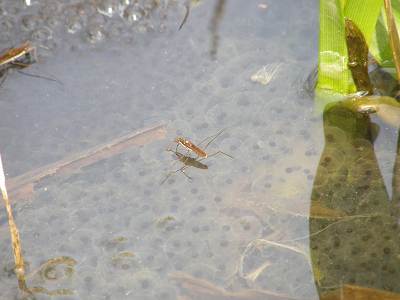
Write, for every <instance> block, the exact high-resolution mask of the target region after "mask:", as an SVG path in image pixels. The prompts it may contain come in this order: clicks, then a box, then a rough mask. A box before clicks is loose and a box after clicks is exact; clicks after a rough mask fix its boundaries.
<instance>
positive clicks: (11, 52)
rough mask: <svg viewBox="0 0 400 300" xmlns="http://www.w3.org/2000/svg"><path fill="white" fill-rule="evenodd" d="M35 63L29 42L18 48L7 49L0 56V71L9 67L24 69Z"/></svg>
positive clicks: (33, 52) (34, 56) (32, 48)
mask: <svg viewBox="0 0 400 300" xmlns="http://www.w3.org/2000/svg"><path fill="white" fill-rule="evenodd" d="M35 61H36V53H35V48H34V47H33V46H32V45H31V44H30V43H29V42H25V43H23V44H22V45H21V46H20V47H16V48H11V49H8V50H7V51H6V52H4V53H2V54H0V69H3V68H9V67H10V66H16V67H20V68H24V67H27V66H29V65H30V64H32V63H34V62H35Z"/></svg>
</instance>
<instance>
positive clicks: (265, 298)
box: [169, 272, 301, 300]
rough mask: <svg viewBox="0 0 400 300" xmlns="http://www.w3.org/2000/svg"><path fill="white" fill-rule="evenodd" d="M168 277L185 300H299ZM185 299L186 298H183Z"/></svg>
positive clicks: (181, 276) (179, 276)
mask: <svg viewBox="0 0 400 300" xmlns="http://www.w3.org/2000/svg"><path fill="white" fill-rule="evenodd" d="M169 277H170V278H171V279H173V280H175V281H177V282H178V283H179V284H180V285H181V287H182V288H183V290H184V293H185V296H187V297H188V298H187V299H192V300H200V299H207V300H300V299H301V298H294V297H291V296H288V295H284V294H279V293H275V292H272V291H268V290H265V289H263V290H254V289H249V290H242V291H239V292H229V291H226V290H225V289H223V288H221V287H218V286H216V285H215V284H213V283H212V282H209V281H207V280H204V279H200V278H195V277H192V276H191V275H189V274H186V273H182V272H175V273H172V274H170V275H169ZM184 299H186V298H184Z"/></svg>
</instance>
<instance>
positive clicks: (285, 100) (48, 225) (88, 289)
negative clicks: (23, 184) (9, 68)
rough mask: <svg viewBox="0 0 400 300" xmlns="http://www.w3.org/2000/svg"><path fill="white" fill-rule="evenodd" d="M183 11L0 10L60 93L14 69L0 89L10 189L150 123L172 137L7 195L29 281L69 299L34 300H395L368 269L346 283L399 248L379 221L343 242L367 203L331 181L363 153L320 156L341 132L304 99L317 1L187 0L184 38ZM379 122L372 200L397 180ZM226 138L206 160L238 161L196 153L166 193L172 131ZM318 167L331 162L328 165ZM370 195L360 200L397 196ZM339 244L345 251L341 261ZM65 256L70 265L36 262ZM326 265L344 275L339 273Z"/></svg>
mask: <svg viewBox="0 0 400 300" xmlns="http://www.w3.org/2000/svg"><path fill="white" fill-rule="evenodd" d="M27 3H28V4H30V5H27ZM185 7H186V2H184V1H182V2H179V1H172V0H164V1H150V0H148V1H146V0H142V1H129V0H125V1H122V0H121V1H117V0H115V1H113V0H101V1H100V0H99V1H81V2H79V1H72V0H71V1H50V0H49V1H45V0H33V1H32V2H31V3H30V2H23V1H11V0H6V1H0V13H1V19H0V41H1V44H2V45H4V46H5V47H4V48H7V47H11V46H17V45H19V44H20V43H21V42H22V41H25V40H30V41H31V42H32V43H33V44H34V45H35V46H36V47H37V52H38V56H39V59H38V62H37V63H35V64H33V65H32V66H30V67H29V68H27V69H25V70H24V71H25V72H27V73H30V74H36V75H41V76H47V77H52V78H56V79H57V80H58V81H59V82H60V83H56V82H53V81H48V80H44V79H40V78H32V77H30V76H25V75H23V74H20V73H17V72H11V73H9V74H8V76H7V79H6V81H5V83H4V84H3V85H2V86H1V88H0V141H1V143H0V147H1V148H0V150H1V153H2V156H3V159H4V167H5V170H6V173H7V174H6V175H7V177H8V179H9V182H11V181H12V180H13V178H15V177H16V176H19V175H21V174H24V173H26V172H29V171H31V170H35V169H37V168H40V167H43V166H47V165H49V164H51V163H56V162H58V161H60V160H63V159H65V158H66V157H71V156H74V155H76V154H78V153H81V152H82V153H84V152H85V151H87V150H88V149H91V148H93V147H96V146H98V145H103V144H107V143H109V142H111V141H113V140H114V139H115V138H118V137H120V136H124V135H126V134H129V133H132V132H138V131H141V130H143V129H146V128H151V127H153V126H159V125H161V126H163V127H162V128H165V132H166V134H165V136H162V137H161V138H157V139H154V140H151V139H150V140H149V141H147V142H144V143H143V145H140V146H133V147H129V148H127V149H126V150H124V151H122V153H120V154H118V155H112V156H109V157H107V158H106V159H103V160H100V161H96V162H94V163H92V164H90V165H88V166H85V167H83V168H80V169H78V170H77V169H75V170H74V171H67V172H64V173H62V174H56V175H54V176H48V177H46V178H43V179H41V180H39V181H38V182H36V183H35V186H34V193H33V195H32V197H30V198H28V197H26V195H24V196H22V197H21V196H19V197H17V196H15V198H11V201H12V204H13V209H14V214H15V218H16V222H17V225H18V227H19V230H20V235H21V240H22V247H23V253H24V258H25V260H26V261H27V285H28V287H34V286H36V287H43V288H45V289H46V290H47V291H48V292H49V291H50V292H51V291H53V292H56V293H57V291H58V292H59V293H60V294H62V292H60V291H61V290H60V289H65V293H64V294H68V295H61V296H60V295H58V296H49V295H48V294H49V293H48V294H46V293H44V292H43V290H42V292H36V293H34V297H36V299H48V298H50V297H56V298H57V299H265V297H266V294H268V293H270V294H279V295H283V296H285V297H286V298H282V299H287V298H289V297H292V298H295V299H318V298H319V296H318V292H320V293H322V292H325V291H326V290H330V289H335V288H338V287H339V286H340V284H341V283H351V284H358V285H362V286H370V287H374V288H379V289H386V290H392V291H398V290H399V289H400V288H399V287H398V286H397V285H396V284H392V285H391V286H384V284H383V283H382V282H381V281H379V280H376V278H375V279H374V280H373V277H374V273H373V272H370V273H368V274H369V275H368V276H367V278H364V277H365V275H364V277H363V276H361V275H360V276H359V277H357V276H356V278H349V276H348V275H346V274H347V273H348V272H352V273H354V272H357V271H360V270H362V267H360V265H361V264H362V263H363V262H364V264H368V262H371V261H373V263H374V268H375V267H376V268H381V269H382V268H383V265H382V264H384V263H385V259H386V260H387V259H388V256H390V257H391V258H390V259H394V260H395V257H396V255H395V253H398V252H397V249H396V247H395V243H394V242H393V240H394V239H395V236H396V231H395V229H392V231H391V232H392V233H391V234H390V239H386V241H387V240H390V241H391V243H392V246H390V247H392V248H390V247H389V246H382V243H381V242H380V243H377V240H376V239H375V238H374V237H376V236H382V232H385V231H386V229H385V228H386V227H385V226H386V225H381V227H379V228H378V229H376V230H371V231H370V233H369V236H370V238H366V240H361V241H360V243H359V244H358V242H359V241H358V240H357V239H356V237H359V236H363V235H362V234H361V233H359V232H358V231H356V230H355V231H356V232H358V233H357V234H356V235H355V236H350V237H346V236H345V234H344V233H342V231H344V232H346V230H348V228H347V227H349V226H350V227H351V228H358V229H357V230H362V229H363V228H364V229H365V228H366V224H365V223H361V224H359V223H357V224H358V225H357V224H353V223H352V221H351V220H354V219H355V220H357V222H362V221H359V220H360V218H359V217H354V215H357V216H359V215H360V214H363V215H364V216H365V214H367V213H369V212H370V210H368V209H364V210H363V211H362V212H359V211H357V212H355V211H354V209H353V210H352V208H351V207H349V206H351V205H353V206H357V205H358V204H359V202H350V201H347V202H346V199H348V198H351V197H353V196H352V194H351V193H350V192H348V193H346V191H351V190H352V188H353V182H351V181H349V183H348V185H346V188H343V193H339V192H338V190H339V191H340V188H339V186H337V185H336V186H335V185H333V184H332V185H327V184H324V182H325V181H327V180H328V181H329V180H330V179H331V178H333V179H334V180H336V182H338V181H339V182H342V181H346V180H343V178H342V177H340V176H339V177H338V176H336V175H337V173H336V172H337V170H338V169H337V168H336V167H337V165H339V166H343V165H346V166H348V170H350V169H351V168H350V167H349V166H351V163H352V162H354V158H355V156H356V155H361V154H360V153H358V152H357V153H352V152H351V153H350V151H348V152H346V153H344V152H345V151H344V152H340V151H339V150H340V149H342V148H340V147H341V146H340V143H334V145H335V146H329V145H325V139H324V131H325V136H327V134H329V133H330V132H331V131H333V132H334V133H333V136H335V138H337V139H339V140H341V138H340V137H342V138H343V139H345V138H344V136H345V135H346V132H345V130H344V129H343V128H340V126H338V125H337V124H336V125H333V126H332V128H333V129H332V128H331V127H329V128H328V127H327V126H325V129H324V123H323V120H322V116H321V114H320V112H319V111H318V110H317V109H315V108H314V102H313V100H312V99H311V97H310V96H308V95H307V93H305V92H304V88H303V82H304V81H305V79H306V78H307V76H308V74H309V73H310V72H311V70H312V69H313V67H314V66H315V64H316V61H317V51H318V49H317V48H318V47H317V41H318V38H317V37H318V3H317V1H309V0H298V1H290V0H280V1H271V0H269V1H267V0H266V1H261V0H257V1H240V0H227V1H211V0H208V1H207V0H205V1H199V2H198V1H196V2H195V1H193V2H192V6H191V9H190V14H189V17H188V19H187V22H186V23H185V24H184V25H183V28H182V29H181V30H178V27H179V25H180V23H181V21H182V20H183V17H184V15H185ZM218 7H220V9H218ZM263 68H264V70H266V71H267V73H268V74H269V75H270V76H269V77H267V78H265V77H264V80H266V81H265V82H264V84H262V83H261V82H259V81H257V80H259V79H260V77H257V76H254V75H255V74H256V73H257V72H258V71H259V70H262V69H263ZM272 73H273V74H272ZM376 122H380V121H379V120H376ZM380 125H381V133H380V135H379V137H378V139H377V140H376V142H375V151H376V155H377V157H378V160H376V161H374V160H373V159H372V158H371V157H367V158H363V159H365V160H366V161H367V163H368V162H371V161H373V163H375V165H374V167H375V166H377V163H378V162H379V167H380V173H379V172H378V171H379V169H376V168H375V169H374V170H375V171H376V172H375V173H373V174H375V175H376V177H374V181H373V182H372V183H371V185H372V186H373V189H375V192H376V190H377V189H378V188H377V187H376V186H378V187H379V188H380V190H379V191H381V192H382V189H384V188H385V187H384V185H383V183H386V186H390V185H391V177H392V173H393V170H392V168H393V163H394V157H395V153H396V145H395V141H396V139H395V135H396V132H395V130H394V129H393V128H392V127H389V126H387V125H385V124H383V123H381V124H380ZM222 129H225V131H224V132H223V133H222V134H221V135H220V136H218V137H217V138H216V139H215V141H214V142H213V143H211V144H210V145H209V147H208V148H207V152H209V153H214V152H216V151H218V150H220V151H224V152H226V153H228V154H230V155H232V156H233V157H234V158H233V159H230V158H228V157H225V156H223V155H218V156H215V157H210V158H207V159H205V160H203V161H202V162H203V163H205V164H206V165H207V166H208V169H207V170H201V169H196V168H193V167H189V168H187V169H186V170H185V173H186V174H187V175H188V176H190V177H191V178H192V180H189V179H188V178H187V177H185V175H184V174H182V173H181V172H177V173H175V174H173V175H171V176H170V177H169V178H168V179H167V180H166V181H165V183H164V184H160V183H161V182H162V180H163V179H164V178H165V176H166V175H167V174H168V173H169V172H171V171H175V170H178V169H179V168H180V167H181V166H182V163H181V162H179V161H177V160H176V157H175V156H174V154H173V153H171V152H167V151H165V149H167V148H168V147H173V149H175V148H174V147H175V144H174V143H173V140H174V138H175V137H177V136H185V137H187V138H189V139H190V140H191V141H193V142H195V143H198V142H200V141H201V140H203V139H204V138H206V137H209V136H212V135H215V134H216V133H218V132H219V131H220V130H222ZM338 137H339V138H338ZM350 144H352V142H350ZM324 145H325V148H324ZM328 146H329V147H328ZM332 147H333V148H332ZM349 147H350V146H349ZM365 147H366V148H368V149H369V150H373V149H374V148H373V147H372V144H366V146H365ZM180 149H181V151H182V148H180ZM338 149H339V150H338ZM346 149H347V148H346ZM182 153H185V152H182ZM332 153H333V154H332ZM368 153H370V152H368ZM331 154H332V155H331ZM346 155H347V156H346ZM370 155H372V154H371V153H370ZM326 156H329V157H330V159H333V160H334V161H335V162H336V161H337V162H338V163H337V164H336V165H335V164H334V165H333V167H331V166H330V165H329V166H322V167H321V165H322V164H323V162H324V160H323V159H324V158H325V157H326ZM361 156H362V155H361ZM321 157H322V158H321ZM345 162H346V163H345ZM324 168H325V169H324ZM360 168H361V171H360V172H362V171H363V170H364V169H363V167H360ZM365 168H368V166H367V167H365ZM357 170H358V169H357ZM375 175H374V176H375ZM354 176H357V174H356V175H354ZM360 176H361V175H360ZM379 176H381V177H379ZM357 178H358V177H357ZM360 178H361V177H360ZM355 181H356V180H355ZM374 182H375V183H376V184H377V185H376V186H374V185H373V184H374ZM354 184H355V183H354ZM388 190H389V188H388ZM321 191H322V192H321ZM379 191H378V192H376V193H375V194H372V193H366V194H365V197H366V198H368V197H369V198H368V199H372V200H371V201H373V199H381V198H384V197H387V198H389V196H388V195H391V191H390V192H388V195H386V194H385V193H384V192H382V193H383V194H384V195H382V194H379ZM321 193H325V194H329V193H334V194H335V195H337V197H339V198H340V197H341V198H340V199H341V201H338V202H337V203H336V204H337V205H336V204H335V203H332V202H329V201H333V200H332V197H331V198H329V197H328V198H329V199H327V200H326V201H327V202H329V205H330V206H329V205H328V206H329V208H330V209H332V210H335V209H337V210H338V211H340V212H341V213H343V214H345V216H347V217H348V216H353V217H350V219H340V220H341V221H340V223H338V224H339V225H338V226H336V223H335V222H338V218H341V217H343V215H339V216H338V215H337V214H339V213H338V211H336V210H335V212H334V213H333V212H332V211H327V209H325V210H323V209H321V205H320V204H318V203H316V202H315V200H317V201H319V200H321V199H322V198H321V197H320V195H321ZM341 195H342V196H341ZM371 195H372V196H371ZM374 195H375V196H376V197H375V196H374ZM346 197H347V198H346ZM374 197H375V198H374ZM313 201H314V202H313ZM364 202H365V201H364ZM386 203H389V202H388V201H386ZM323 206H324V207H325V206H326V203H323ZM353 206H352V207H353ZM313 207H314V208H315V207H316V209H314V210H313ZM379 207H380V210H379V212H381V213H382V214H389V212H388V211H387V210H385V209H384V208H383V207H385V205H382V206H379ZM310 208H311V212H312V213H311V218H310ZM315 211H317V213H315ZM321 211H322V215H323V216H322V217H321V218H320V215H318V212H319V213H321ZM374 216H375V215H374ZM364 219H368V218H367V217H364V218H361V220H364ZM384 220H387V219H384ZM391 220H392V219H391ZM332 224H333V225H332ZM343 224H345V225H343ZM380 224H389V225H387V226H391V228H392V227H393V224H394V223H393V222H392V221H387V222H386V221H383V222H381V223H380ZM342 225H343V226H347V227H346V228H344V227H343V228H342V227H341V226H342ZM327 226H330V227H327ZM357 226H358V227H357ZM325 228H327V229H325ZM321 229H322V230H323V231H322V233H321V234H319V233H320V230H321ZM310 230H311V232H310ZM330 230H332V231H330ZM9 236H10V235H9V231H8V226H7V218H6V214H5V210H3V209H2V210H0V267H1V268H0V291H1V293H0V299H14V298H17V299H20V298H22V297H24V294H23V293H21V291H19V290H18V282H17V280H16V277H15V274H13V271H12V268H13V257H12V248H11V242H10V238H9ZM310 236H311V239H310ZM338 236H339V237H338ZM342 236H343V237H342ZM338 238H339V239H340V242H339V244H340V243H341V245H342V246H343V245H344V246H343V249H342V248H341V250H340V251H337V252H335V251H336V250H335V249H336V248H335V246H334V245H337V243H338V242H337V239H338ZM335 241H336V244H335ZM371 241H373V243H372V242H371ZM332 243H333V244H332ZM369 243H371V244H369ZM332 245H333V246H332ZM352 247H353V248H354V247H358V248H357V249H359V250H358V251H359V252H357V253H360V252H361V253H363V251H364V249H368V248H370V249H375V250H371V251H370V252H373V253H375V257H376V258H375V259H372V260H369V259H368V258H366V259H365V260H364V261H362V259H361V261H357V263H354V264H353V265H352V264H348V262H349V260H351V259H352V258H351V254H349V253H351V251H352V250H351V249H353V248H352ZM371 247H374V248H371ZM388 247H389V248H390V250H389V254H388V253H386V252H388V250H387V249H386V248H388ZM310 249H311V251H310ZM321 249H323V251H322V253H321V251H320V250H321ZM349 249H350V250H349ZM385 249H386V250H385ZM349 251H350V252H349ZM379 251H380V252H379ZM382 251H384V252H382ZM353 252H354V251H353ZM329 253H330V254H329ZM365 253H367V252H365ZM382 253H383V254H382ZM335 255H336V256H335ZM371 255H372V254H371ZM385 255H386V256H385ZM359 256H360V257H362V255H359ZM59 257H65V258H68V259H65V260H61V261H62V263H59V264H56V265H55V266H50V267H49V264H48V263H47V264H46V262H47V261H49V260H51V259H55V258H59ZM335 257H340V258H341V259H337V258H335ZM368 257H370V256H368ZM56 261H57V260H56ZM389 261H391V260H389ZM53 262H54V261H53ZM330 265H335V266H337V265H339V266H340V267H339V269H340V268H345V267H344V266H346V265H348V266H349V267H348V270H347V271H346V272H347V273H346V272H344V273H341V272H339V271H337V270H338V269H335V270H336V271H332V270H330V267H329V266H330ZM360 268H361V269H360ZM387 269H388V267H387V268H386V270H387ZM349 270H350V271H349ZM382 272H385V270H384V271H382ZM387 272H389V271H387ZM360 273H361V271H360ZM321 274H322V275H321ZM363 274H366V273H365V272H364V273H363ZM385 276H386V275H385ZM361 277H362V278H361ZM385 278H393V280H395V279H396V278H397V277H396V274H391V275H389V276H387V277H385ZM250 289H251V290H256V292H252V293H250V292H248V291H249V290H250ZM205 291H209V293H207V292H205ZM29 297H33V296H32V295H31V296H29ZM179 297H181V298H179ZM184 297H185V298H184ZM277 297H278V296H277ZM277 299H279V298H277Z"/></svg>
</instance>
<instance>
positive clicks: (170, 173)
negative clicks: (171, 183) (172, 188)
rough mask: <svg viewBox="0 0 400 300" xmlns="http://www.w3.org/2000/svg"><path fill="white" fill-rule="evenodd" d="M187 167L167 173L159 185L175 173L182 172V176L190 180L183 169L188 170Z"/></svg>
mask: <svg viewBox="0 0 400 300" xmlns="http://www.w3.org/2000/svg"><path fill="white" fill-rule="evenodd" d="M188 167H189V166H186V165H185V166H183V167H182V168H180V169H178V170H175V171H172V172H169V173H168V174H167V175H166V176H165V178H164V179H163V180H162V181H161V183H160V185H162V184H163V183H164V182H165V181H167V179H168V178H169V177H171V175H173V174H176V173H177V172H182V173H183V175H185V176H186V177H187V178H188V179H189V180H192V178H191V177H190V176H189V175H188V174H186V173H185V169H186V168H188Z"/></svg>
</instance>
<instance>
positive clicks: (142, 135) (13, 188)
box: [7, 125, 166, 198]
mask: <svg viewBox="0 0 400 300" xmlns="http://www.w3.org/2000/svg"><path fill="white" fill-rule="evenodd" d="M165 135H166V128H165V126H164V125H159V126H156V127H152V128H149V129H146V130H142V131H140V132H134V133H129V134H127V135H125V136H122V137H120V138H117V139H115V140H112V141H111V142H109V143H107V144H104V145H101V146H97V147H94V148H92V149H89V150H87V151H85V152H83V153H79V154H77V155H73V156H71V157H68V158H66V159H63V160H60V161H57V162H55V163H53V164H49V165H46V166H44V167H41V168H38V169H36V170H33V171H30V172H27V173H24V174H22V175H20V176H17V177H13V178H11V179H8V180H7V185H8V186H9V190H10V193H12V194H13V195H14V197H17V198H21V197H30V196H31V194H32V193H33V189H34V186H35V185H36V184H37V183H39V182H40V181H41V180H43V179H44V178H46V177H49V176H53V175H56V174H64V173H70V172H73V171H79V170H80V169H81V168H83V167H86V166H89V165H92V164H94V163H95V162H98V161H101V160H103V159H106V158H109V157H112V156H114V155H117V154H120V153H122V152H124V151H126V150H127V149H129V148H131V147H134V146H140V145H145V144H148V143H150V142H153V141H155V140H158V139H162V138H165Z"/></svg>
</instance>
